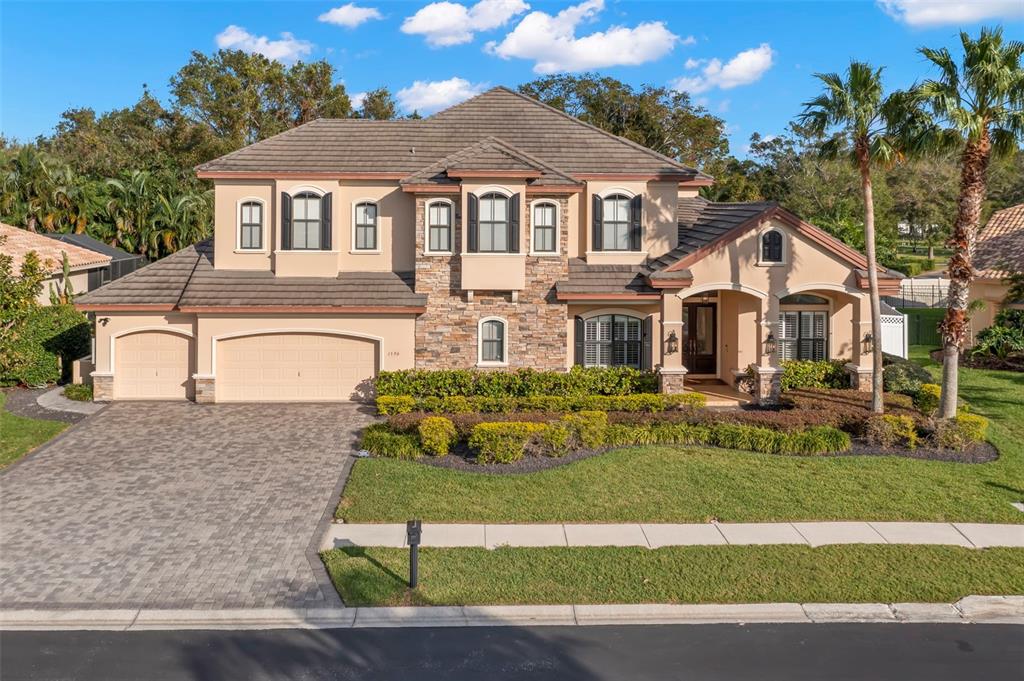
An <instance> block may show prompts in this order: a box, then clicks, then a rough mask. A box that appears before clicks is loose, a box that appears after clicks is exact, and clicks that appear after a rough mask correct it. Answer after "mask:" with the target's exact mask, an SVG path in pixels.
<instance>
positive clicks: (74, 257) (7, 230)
mask: <svg viewBox="0 0 1024 681" xmlns="http://www.w3.org/2000/svg"><path fill="white" fill-rule="evenodd" d="M3 237H6V240H5V241H4V243H3V252H4V253H5V254H7V255H10V256H11V257H12V258H13V259H14V262H13V263H12V268H13V270H14V272H15V273H17V272H20V271H21V264H22V263H23V262H24V261H25V256H26V255H28V253H29V251H35V253H36V255H37V256H39V261H40V262H41V263H42V265H43V269H44V270H45V271H46V273H47V274H57V273H59V272H61V271H62V270H63V268H64V255H63V254H64V253H67V254H68V265H69V266H70V267H71V269H72V270H82V269H93V268H96V267H103V266H104V265H107V264H109V263H110V256H109V255H105V254H102V253H97V252H96V251H92V250H89V249H87V248H82V247H81V246H76V245H74V244H66V243H61V242H60V241H55V240H54V239H50V238H48V237H47V236H46V235H44V234H36V233H34V232H29V231H28V230H25V229H19V228H18V227H12V226H11V225H6V224H3V223H0V238H3Z"/></svg>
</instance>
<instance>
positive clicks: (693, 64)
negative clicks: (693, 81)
mask: <svg viewBox="0 0 1024 681" xmlns="http://www.w3.org/2000/svg"><path fill="white" fill-rule="evenodd" d="M707 63H708V60H707V59H694V58H693V57H691V58H689V59H687V60H686V63H684V64H683V66H684V67H686V70H687V71H692V70H693V69H695V68H697V67H698V66H700V65H701V64H707Z"/></svg>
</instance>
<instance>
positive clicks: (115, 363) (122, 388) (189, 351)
mask: <svg viewBox="0 0 1024 681" xmlns="http://www.w3.org/2000/svg"><path fill="white" fill-rule="evenodd" d="M156 334H161V335H163V336H173V337H176V338H181V339H184V340H183V342H184V343H185V347H184V348H177V349H176V350H175V351H176V352H180V351H182V350H183V351H184V358H183V359H184V364H182V365H179V364H177V363H174V364H166V365H164V364H159V363H158V362H154V361H153V359H152V358H154V357H156V356H158V353H157V350H158V347H157V346H158V345H159V343H158V341H157V339H155V338H153V337H154V336H155V335H156ZM138 336H147V337H149V338H150V341H149V345H148V346H147V348H146V350H145V353H144V354H145V355H146V356H147V357H149V358H150V360H149V361H147V362H145V363H144V366H143V365H139V366H135V368H136V369H140V370H142V371H144V372H147V374H148V372H150V371H152V372H153V376H152V377H149V378H146V379H143V380H144V381H147V383H146V385H148V387H149V388H150V390H148V391H146V390H143V391H142V394H139V393H138V391H135V392H134V394H131V395H126V390H127V388H126V384H125V381H129V382H130V381H131V380H132V379H131V378H130V377H129V376H128V375H126V373H125V371H126V369H127V367H126V366H124V362H125V361H127V360H126V359H125V357H124V356H123V353H124V352H125V348H121V354H120V355H119V351H118V349H117V347H118V345H119V344H120V343H123V342H127V341H128V339H130V338H132V337H138ZM164 349H166V348H164ZM194 364H195V334H193V333H192V331H191V330H189V329H182V328H178V327H173V326H155V325H154V326H137V327H134V328H131V329H125V330H123V331H118V332H117V333H114V334H111V336H110V367H111V369H112V372H113V376H114V399H143V400H151V399H152V400H166V399H182V400H184V399H191V397H192V374H193V371H194V368H193V367H194ZM168 369H169V370H170V371H171V374H170V376H171V378H172V383H171V384H168V385H164V386H163V387H164V388H168V389H169V392H168V391H167V390H163V389H161V390H158V391H153V386H154V385H159V384H160V381H161V380H163V379H164V378H165V377H166V376H167V374H166V373H165V372H166V370H168ZM179 370H180V371H181V376H178V377H177V378H175V377H174V374H175V373H177V371H179ZM179 378H180V379H181V381H180V382H179V380H178V379H179ZM136 379H138V376H136ZM132 385H133V386H134V385H135V384H134V383H132ZM172 386H173V387H172ZM182 388H183V389H184V392H182V393H179V392H178V391H179V390H180V389H182ZM128 392H132V391H128Z"/></svg>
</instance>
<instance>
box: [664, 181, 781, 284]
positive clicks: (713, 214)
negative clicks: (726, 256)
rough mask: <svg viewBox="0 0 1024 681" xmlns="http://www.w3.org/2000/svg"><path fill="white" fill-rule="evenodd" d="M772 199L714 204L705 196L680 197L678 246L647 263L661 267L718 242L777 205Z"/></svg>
mask: <svg viewBox="0 0 1024 681" xmlns="http://www.w3.org/2000/svg"><path fill="white" fill-rule="evenodd" d="M777 206H778V204H776V203H775V202H773V201H758V202H749V203H714V202H711V201H708V200H706V199H703V198H700V197H695V198H682V199H679V205H678V207H677V214H676V215H677V221H678V225H679V245H678V246H676V247H675V248H673V249H672V250H671V251H669V252H668V253H666V254H665V255H663V256H661V257H659V258H656V259H655V260H653V261H652V262H651V264H650V267H651V270H653V271H657V270H663V269H665V268H666V267H669V266H671V265H672V264H674V263H676V262H678V261H679V260H681V259H682V258H684V257H686V256H688V255H690V254H691V253H695V252H696V251H698V250H700V249H701V248H703V247H704V246H707V245H709V244H712V243H714V242H715V241H718V240H719V239H720V238H722V237H723V236H725V235H726V234H727V233H728V232H729V231H731V230H732V229H733V228H735V227H738V226H739V225H742V224H743V223H745V222H749V221H750V220H752V219H753V218H756V217H757V216H759V215H761V214H763V213H767V212H768V211H770V210H772V209H773V208H775V207H777Z"/></svg>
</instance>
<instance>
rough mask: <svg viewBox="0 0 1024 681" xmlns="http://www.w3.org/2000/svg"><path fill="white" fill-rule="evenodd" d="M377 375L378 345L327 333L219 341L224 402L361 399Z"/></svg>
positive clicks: (220, 396)
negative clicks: (371, 380)
mask: <svg viewBox="0 0 1024 681" xmlns="http://www.w3.org/2000/svg"><path fill="white" fill-rule="evenodd" d="M376 373H377V344H376V343H375V342H374V341H371V340H366V339H362V338H353V337H349V336H337V335H333V334H321V333H270V334H261V335H258V336H242V337H240V338H228V339H224V340H219V341H217V379H216V386H217V387H216V390H217V401H218V402H334V401H340V400H352V399H359V398H360V397H362V396H364V395H365V394H366V389H367V387H368V383H369V381H370V379H372V378H373V377H374V376H375V375H376Z"/></svg>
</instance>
